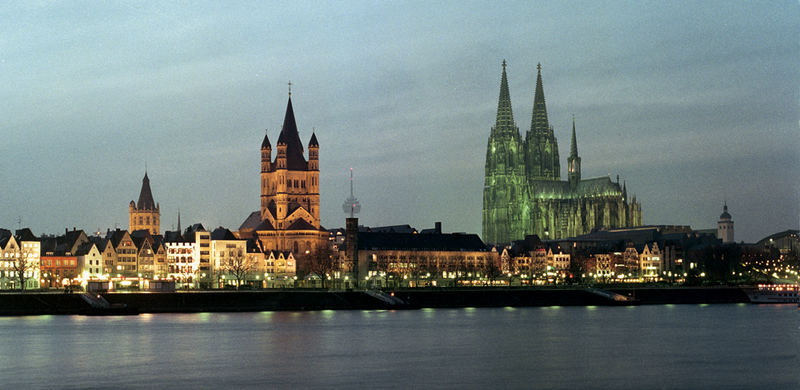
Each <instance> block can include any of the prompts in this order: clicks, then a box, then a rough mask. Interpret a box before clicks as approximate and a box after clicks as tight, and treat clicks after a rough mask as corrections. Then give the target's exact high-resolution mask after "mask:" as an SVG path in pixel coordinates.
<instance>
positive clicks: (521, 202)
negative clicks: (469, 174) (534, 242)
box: [483, 60, 530, 243]
mask: <svg viewBox="0 0 800 390" xmlns="http://www.w3.org/2000/svg"><path fill="white" fill-rule="evenodd" d="M485 173H486V176H485V180H484V186H483V239H484V241H486V242H493V243H510V242H511V241H513V240H521V239H523V238H525V232H527V231H529V226H530V211H529V209H528V204H529V200H528V198H529V197H528V186H527V180H526V177H525V150H524V144H523V142H522V139H521V137H520V135H519V128H518V127H517V125H516V124H515V123H514V115H513V113H512V110H511V94H510V93H509V89H508V76H507V75H506V61H505V60H503V73H502V76H501V79H500V96H499V98H498V102H497V118H496V121H495V125H494V127H492V130H491V133H490V134H489V141H488V146H487V148H486V171H485Z"/></svg>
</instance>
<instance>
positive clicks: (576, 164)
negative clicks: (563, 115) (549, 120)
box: [567, 115, 581, 189]
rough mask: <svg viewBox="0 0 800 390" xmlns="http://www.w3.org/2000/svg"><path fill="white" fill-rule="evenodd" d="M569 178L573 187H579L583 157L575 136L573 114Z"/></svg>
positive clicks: (568, 162) (568, 165) (568, 163)
mask: <svg viewBox="0 0 800 390" xmlns="http://www.w3.org/2000/svg"><path fill="white" fill-rule="evenodd" d="M567 167H568V168H567V169H568V171H567V179H568V180H569V185H570V187H571V188H572V189H575V188H577V186H578V183H580V181H581V158H580V157H579V156H578V141H577V137H575V116H574V115H573V116H572V144H571V145H570V148H569V158H567Z"/></svg>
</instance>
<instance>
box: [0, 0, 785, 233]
mask: <svg viewBox="0 0 800 390" xmlns="http://www.w3.org/2000/svg"><path fill="white" fill-rule="evenodd" d="M163 3H167V4H163ZM798 20H800V6H798V2H796V1H752V2H745V1H702V2H699V1H698V2H686V1H673V2H661V1H659V2H649V1H640V2H638V1H637V2H629V1H625V2H623V1H610V2H598V1H585V2H584V1H564V2H552V1H546V2H545V1H541V2H540V1H519V2H514V1H507V2H495V1H487V2H478V1H435V2H423V1H408V2H380V1H375V2H356V1H346V2H318V1H312V2H296V1H289V2H263V1H259V2H239V1H232V2H202V1H192V2H133V1H131V2H124V1H120V2H101V3H98V2H56V1H53V2H35V1H24V2H7V3H3V4H2V5H0V118H2V120H1V121H0V163H1V164H2V166H0V168H1V169H0V183H2V184H0V185H2V187H3V188H2V191H0V227H4V228H10V229H15V228H17V227H18V226H29V227H31V229H33V231H34V233H36V234H40V233H58V232H61V231H63V229H64V228H70V229H71V228H72V227H77V228H79V229H85V230H87V231H90V232H93V231H96V230H102V231H105V230H106V229H108V228H114V227H119V228H127V227H128V226H127V225H128V203H129V202H130V201H131V200H136V199H138V195H139V190H140V188H141V179H142V177H143V175H144V173H145V169H147V172H148V176H149V178H150V184H151V187H152V189H153V196H154V198H155V200H156V201H157V202H159V203H160V205H161V221H162V222H161V227H162V230H168V229H172V228H173V227H174V226H175V225H176V223H177V213H178V210H180V212H181V221H182V224H183V225H184V226H186V225H187V224H189V223H197V222H200V223H203V224H204V225H205V226H206V228H212V229H213V228H214V227H217V226H225V227H229V228H231V229H238V227H239V225H240V224H241V222H242V221H243V220H244V219H245V217H246V216H247V215H248V214H249V213H250V212H252V211H255V210H257V209H258V207H259V170H260V165H259V164H260V160H259V159H260V156H259V153H260V151H259V147H260V145H261V140H262V138H263V136H264V131H265V129H266V130H267V134H269V136H270V138H271V139H272V140H273V143H274V142H275V141H276V140H277V137H278V133H279V131H280V126H281V124H282V121H283V116H284V113H285V110H286V103H287V93H288V82H289V81H291V83H292V103H293V106H294V111H295V116H296V119H297V124H298V128H299V130H300V137H301V139H302V140H303V143H304V144H306V145H307V143H308V140H309V138H310V137H311V134H312V131H314V132H316V135H317V137H318V139H319V144H320V182H321V191H320V192H321V217H322V224H323V226H325V227H327V228H335V227H341V226H344V218H345V214H344V212H343V211H342V203H343V201H344V200H345V198H347V196H348V195H349V184H348V183H349V169H350V168H351V167H352V168H353V171H354V174H355V192H356V194H355V195H356V197H357V198H358V199H359V200H360V202H361V205H362V209H361V213H360V215H359V217H360V222H361V223H362V224H365V225H369V226H380V225H394V224H410V225H412V226H415V227H417V228H426V227H432V226H433V225H434V222H436V221H442V222H443V230H444V231H448V232H469V233H478V234H480V232H481V208H482V195H483V180H484V162H485V154H486V143H487V140H488V136H489V132H490V129H491V127H492V126H493V125H494V122H495V115H496V110H497V99H498V93H499V87H500V74H501V62H502V61H503V60H504V59H505V60H506V61H508V68H507V69H508V77H509V86H510V90H511V99H512V105H513V109H514V115H515V121H516V123H517V126H518V127H519V128H520V131H521V133H522V134H523V135H524V132H525V131H527V130H528V129H529V127H530V121H531V109H532V106H533V92H534V88H535V80H536V64H537V63H541V64H542V77H543V83H544V92H545V96H546V100H547V108H548V114H549V119H550V123H551V125H553V126H554V128H555V135H556V137H557V138H558V141H559V146H560V148H559V149H560V150H561V160H562V161H561V166H562V172H561V175H562V178H564V179H565V178H566V171H565V168H564V167H565V166H566V158H567V155H566V154H567V153H566V152H565V151H568V150H569V145H568V143H569V139H570V131H571V118H572V115H573V114H574V115H575V121H576V130H577V139H578V151H579V153H580V156H581V158H582V176H583V177H596V176H605V175H611V177H612V178H613V179H616V175H619V176H620V178H621V179H622V180H625V181H626V182H627V186H628V191H629V194H633V193H635V194H636V196H637V199H638V200H639V201H641V203H642V209H643V215H644V223H645V224H671V225H691V226H692V227H693V228H696V229H704V228H715V227H716V222H717V220H718V218H719V215H720V213H721V212H722V205H723V202H725V201H727V204H728V207H729V211H730V213H731V214H732V216H733V220H734V221H735V229H736V240H737V241H741V240H744V241H746V242H753V241H756V240H758V239H760V238H762V237H764V236H766V235H769V234H772V233H775V232H778V231H782V230H785V229H797V228H798V224H799V223H800V222H799V220H800V196H798V193H800V184H799V183H800V137H798V135H800V132H798V130H799V128H798V127H799V125H800V122H799V121H798V119H800V115H798V114H800V94H799V93H798V88H799V87H800V66H798V64H800V23H798V22H797V21H798ZM20 219H21V222H20Z"/></svg>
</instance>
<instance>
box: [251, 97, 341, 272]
mask: <svg viewBox="0 0 800 390" xmlns="http://www.w3.org/2000/svg"><path fill="white" fill-rule="evenodd" d="M304 153H305V152H304V150H303V144H302V142H301V141H300V135H299V133H298V131H297V123H296V121H295V116H294V109H293V108H292V98H291V94H290V96H289V102H288V104H287V106H286V114H285V116H284V119H283V128H282V129H281V133H280V135H279V136H278V142H277V155H276V156H275V159H274V160H273V159H272V144H271V143H270V140H269V137H268V135H264V140H263V142H262V143H261V174H260V176H261V180H260V183H261V188H260V189H261V207H260V210H259V211H257V212H253V213H252V214H251V215H250V216H249V217H248V218H247V219H246V220H245V221H244V223H242V225H241V226H240V228H239V232H238V233H237V234H238V236H239V237H240V238H257V239H258V240H259V241H260V242H261V247H262V248H263V249H264V251H265V252H269V251H280V252H292V253H293V254H295V256H296V257H298V256H299V257H301V258H302V257H303V255H304V254H311V253H313V252H315V251H317V250H318V249H319V248H321V247H322V246H323V245H327V241H328V233H327V232H326V231H325V230H324V229H323V228H322V227H321V226H320V217H319V200H320V196H319V143H318V142H317V136H316V134H312V135H311V139H310V141H309V143H308V161H306V158H305V156H304Z"/></svg>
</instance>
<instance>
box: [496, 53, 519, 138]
mask: <svg viewBox="0 0 800 390" xmlns="http://www.w3.org/2000/svg"><path fill="white" fill-rule="evenodd" d="M511 130H514V131H517V127H516V125H515V124H514V114H513V112H512V110H511V94H510V93H509V91H508V77H507V76H506V60H503V76H502V78H501V80H500V97H499V98H498V99H497V122H496V124H495V131H498V132H501V133H502V132H507V131H511ZM517 134H519V132H517Z"/></svg>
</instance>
